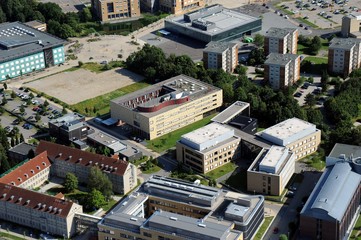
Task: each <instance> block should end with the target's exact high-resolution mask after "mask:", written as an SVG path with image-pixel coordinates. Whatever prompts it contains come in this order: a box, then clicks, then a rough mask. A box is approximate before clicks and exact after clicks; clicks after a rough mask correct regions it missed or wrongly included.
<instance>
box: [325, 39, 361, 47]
mask: <svg viewBox="0 0 361 240" xmlns="http://www.w3.org/2000/svg"><path fill="white" fill-rule="evenodd" d="M357 44H361V39H358V38H333V39H332V40H331V44H330V46H329V48H335V49H345V50H349V49H351V48H353V47H354V46H356V45H357Z"/></svg>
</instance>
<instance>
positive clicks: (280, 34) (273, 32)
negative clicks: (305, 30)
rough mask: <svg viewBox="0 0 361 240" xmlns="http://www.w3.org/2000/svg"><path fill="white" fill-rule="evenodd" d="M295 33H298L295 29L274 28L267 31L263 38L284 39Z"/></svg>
mask: <svg viewBox="0 0 361 240" xmlns="http://www.w3.org/2000/svg"><path fill="white" fill-rule="evenodd" d="M296 31H298V30H297V28H275V27H272V28H270V29H269V30H268V31H267V33H266V35H265V37H268V38H284V37H286V36H287V35H288V34H291V33H293V32H296Z"/></svg>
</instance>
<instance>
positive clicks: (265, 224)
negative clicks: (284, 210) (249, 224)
mask: <svg viewBox="0 0 361 240" xmlns="http://www.w3.org/2000/svg"><path fill="white" fill-rule="evenodd" d="M272 219H273V217H265V218H264V222H263V224H262V226H261V227H260V228H259V230H258V232H257V233H256V236H255V237H254V239H255V240H261V239H262V237H263V234H264V233H265V232H266V231H267V229H268V228H269V225H270V224H271V222H272Z"/></svg>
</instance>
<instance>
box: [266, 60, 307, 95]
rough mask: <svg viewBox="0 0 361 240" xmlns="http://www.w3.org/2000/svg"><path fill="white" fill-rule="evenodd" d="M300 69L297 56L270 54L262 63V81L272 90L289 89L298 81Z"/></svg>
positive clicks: (299, 61)
mask: <svg viewBox="0 0 361 240" xmlns="http://www.w3.org/2000/svg"><path fill="white" fill-rule="evenodd" d="M300 69H301V58H300V56H299V55H297V54H289V53H286V54H280V53H271V54H269V55H268V56H267V59H266V61H265V63H264V80H265V81H266V82H267V83H269V84H270V85H271V87H272V88H273V89H282V88H285V87H290V86H292V85H293V84H294V83H295V82H297V81H298V80H299V79H300Z"/></svg>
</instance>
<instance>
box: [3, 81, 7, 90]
mask: <svg viewBox="0 0 361 240" xmlns="http://www.w3.org/2000/svg"><path fill="white" fill-rule="evenodd" d="M3 87H4V89H5V90H6V89H8V85H7V84H6V82H4V84H3Z"/></svg>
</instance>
